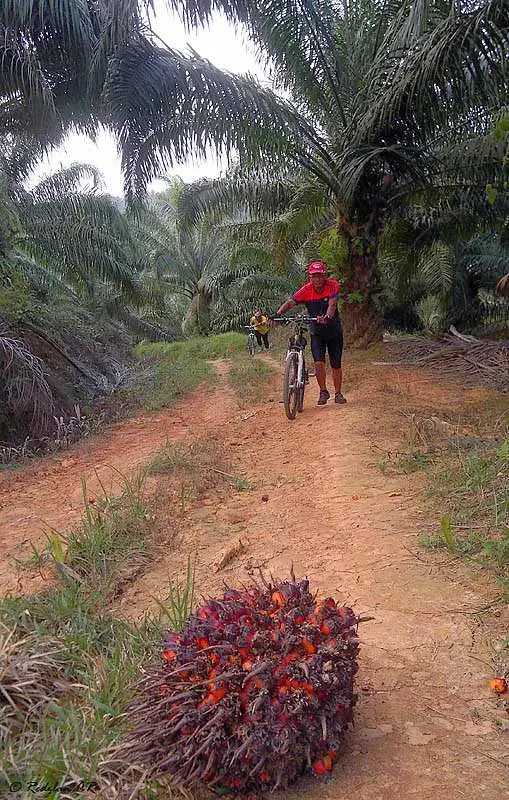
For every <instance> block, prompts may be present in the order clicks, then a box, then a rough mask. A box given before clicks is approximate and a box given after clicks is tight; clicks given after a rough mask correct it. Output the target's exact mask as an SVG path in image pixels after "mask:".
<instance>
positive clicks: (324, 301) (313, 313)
mask: <svg viewBox="0 0 509 800" xmlns="http://www.w3.org/2000/svg"><path fill="white" fill-rule="evenodd" d="M340 291H341V286H340V285H339V283H338V281H336V280H334V278H326V279H325V283H324V285H323V287H322V290H321V291H320V292H317V291H316V289H315V287H314V286H313V284H312V283H311V281H310V282H309V283H306V284H305V285H304V286H302V287H301V288H300V289H297V291H296V292H294V294H293V295H292V297H293V299H294V300H295V302H296V303H304V305H305V306H306V308H307V311H308V314H309V316H310V317H320V316H322V315H323V314H326V313H327V309H328V307H329V300H331V299H332V298H333V297H338V296H339V293H340ZM338 322H339V313H338V309H337V306H336V310H335V311H334V316H333V318H332V320H331V321H330V322H329V323H328V325H326V326H323V325H317V323H316V322H312V323H311V324H310V328H311V333H313V334H315V333H319V332H320V333H325V331H324V327H325V328H328V327H329V325H334V327H336V326H337V324H338Z"/></svg>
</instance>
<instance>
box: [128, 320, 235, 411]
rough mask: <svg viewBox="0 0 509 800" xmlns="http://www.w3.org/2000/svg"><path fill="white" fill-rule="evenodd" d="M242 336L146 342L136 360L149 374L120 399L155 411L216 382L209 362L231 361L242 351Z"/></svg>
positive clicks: (224, 335)
mask: <svg viewBox="0 0 509 800" xmlns="http://www.w3.org/2000/svg"><path fill="white" fill-rule="evenodd" d="M244 347H245V341H244V337H243V336H242V335H241V334H238V333H221V334H218V335H216V336H202V337H195V338H192V339H184V340H183V341H179V342H145V343H142V344H139V345H138V346H137V347H136V348H135V350H134V355H135V357H136V358H137V359H138V360H139V361H140V362H141V363H142V364H143V365H145V366H147V367H149V366H150V367H151V368H152V370H151V373H149V374H148V375H144V377H143V380H141V381H139V382H137V383H136V384H135V385H134V386H132V387H131V388H130V389H128V390H123V391H122V392H121V393H120V395H121V398H120V399H122V400H124V401H127V402H128V403H131V404H133V405H134V406H138V407H139V406H142V407H143V408H145V409H146V410H148V411H156V410H158V409H160V408H164V407H165V406H168V405H170V404H171V403H172V402H175V401H176V400H179V399H181V398H182V397H183V395H185V394H186V393H187V392H189V391H192V390H193V389H195V388H196V387H197V386H198V385H199V384H201V383H207V384H211V383H214V381H215V380H216V371H215V369H214V366H213V365H212V364H210V363H209V361H213V360H214V359H218V358H228V359H229V358H233V357H235V356H236V355H237V354H239V353H241V352H243V350H244Z"/></svg>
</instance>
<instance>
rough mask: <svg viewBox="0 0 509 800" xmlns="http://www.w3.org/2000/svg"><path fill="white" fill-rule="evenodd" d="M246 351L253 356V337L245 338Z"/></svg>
mask: <svg viewBox="0 0 509 800" xmlns="http://www.w3.org/2000/svg"><path fill="white" fill-rule="evenodd" d="M247 349H248V350H249V355H250V356H254V354H255V349H256V348H255V340H254V336H248V337H247Z"/></svg>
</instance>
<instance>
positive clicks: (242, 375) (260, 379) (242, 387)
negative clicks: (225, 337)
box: [228, 356, 274, 402]
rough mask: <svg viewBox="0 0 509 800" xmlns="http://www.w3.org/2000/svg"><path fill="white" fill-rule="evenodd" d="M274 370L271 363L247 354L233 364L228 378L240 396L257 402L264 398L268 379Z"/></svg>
mask: <svg viewBox="0 0 509 800" xmlns="http://www.w3.org/2000/svg"><path fill="white" fill-rule="evenodd" d="M273 372H274V368H273V367H272V365H271V364H267V363H266V362H265V361H262V360H261V359H258V358H250V357H249V356H246V357H244V358H239V359H237V360H236V361H235V362H234V363H233V364H232V366H231V368H230V372H229V375H228V380H229V382H230V385H231V386H232V388H233V389H234V390H235V393H236V394H237V395H238V397H240V398H241V399H242V400H249V401H251V402H257V401H260V400H262V399H263V397H264V395H265V393H266V390H267V380H268V378H269V377H270V375H272V373H273Z"/></svg>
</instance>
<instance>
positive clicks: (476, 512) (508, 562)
mask: <svg viewBox="0 0 509 800" xmlns="http://www.w3.org/2000/svg"><path fill="white" fill-rule="evenodd" d="M429 476H430V486H429V489H428V493H429V496H430V498H431V500H432V502H433V504H434V505H435V506H437V507H439V508H440V510H441V513H442V517H441V523H440V530H439V531H437V533H436V534H435V535H432V536H426V537H422V538H421V545H422V546H423V547H425V548H426V549H437V548H445V549H447V550H448V551H449V552H450V553H451V554H453V555H456V556H458V557H461V558H463V559H465V560H467V561H468V562H469V563H471V564H472V565H473V566H475V567H476V568H477V569H482V570H484V571H488V572H490V573H492V574H493V575H495V576H496V578H497V580H498V582H499V584H500V585H501V587H502V591H503V592H504V594H505V595H507V596H509V439H505V440H503V441H502V442H500V443H498V444H497V445H494V444H490V445H486V444H485V445H484V446H479V447H478V449H477V450H475V451H471V452H467V453H465V452H464V451H462V450H461V449H460V448H459V449H458V450H457V451H456V452H453V451H452V450H451V449H448V450H447V451H446V452H444V454H443V457H442V458H441V459H437V461H436V462H435V464H434V466H433V469H431V470H430V471H429Z"/></svg>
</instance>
